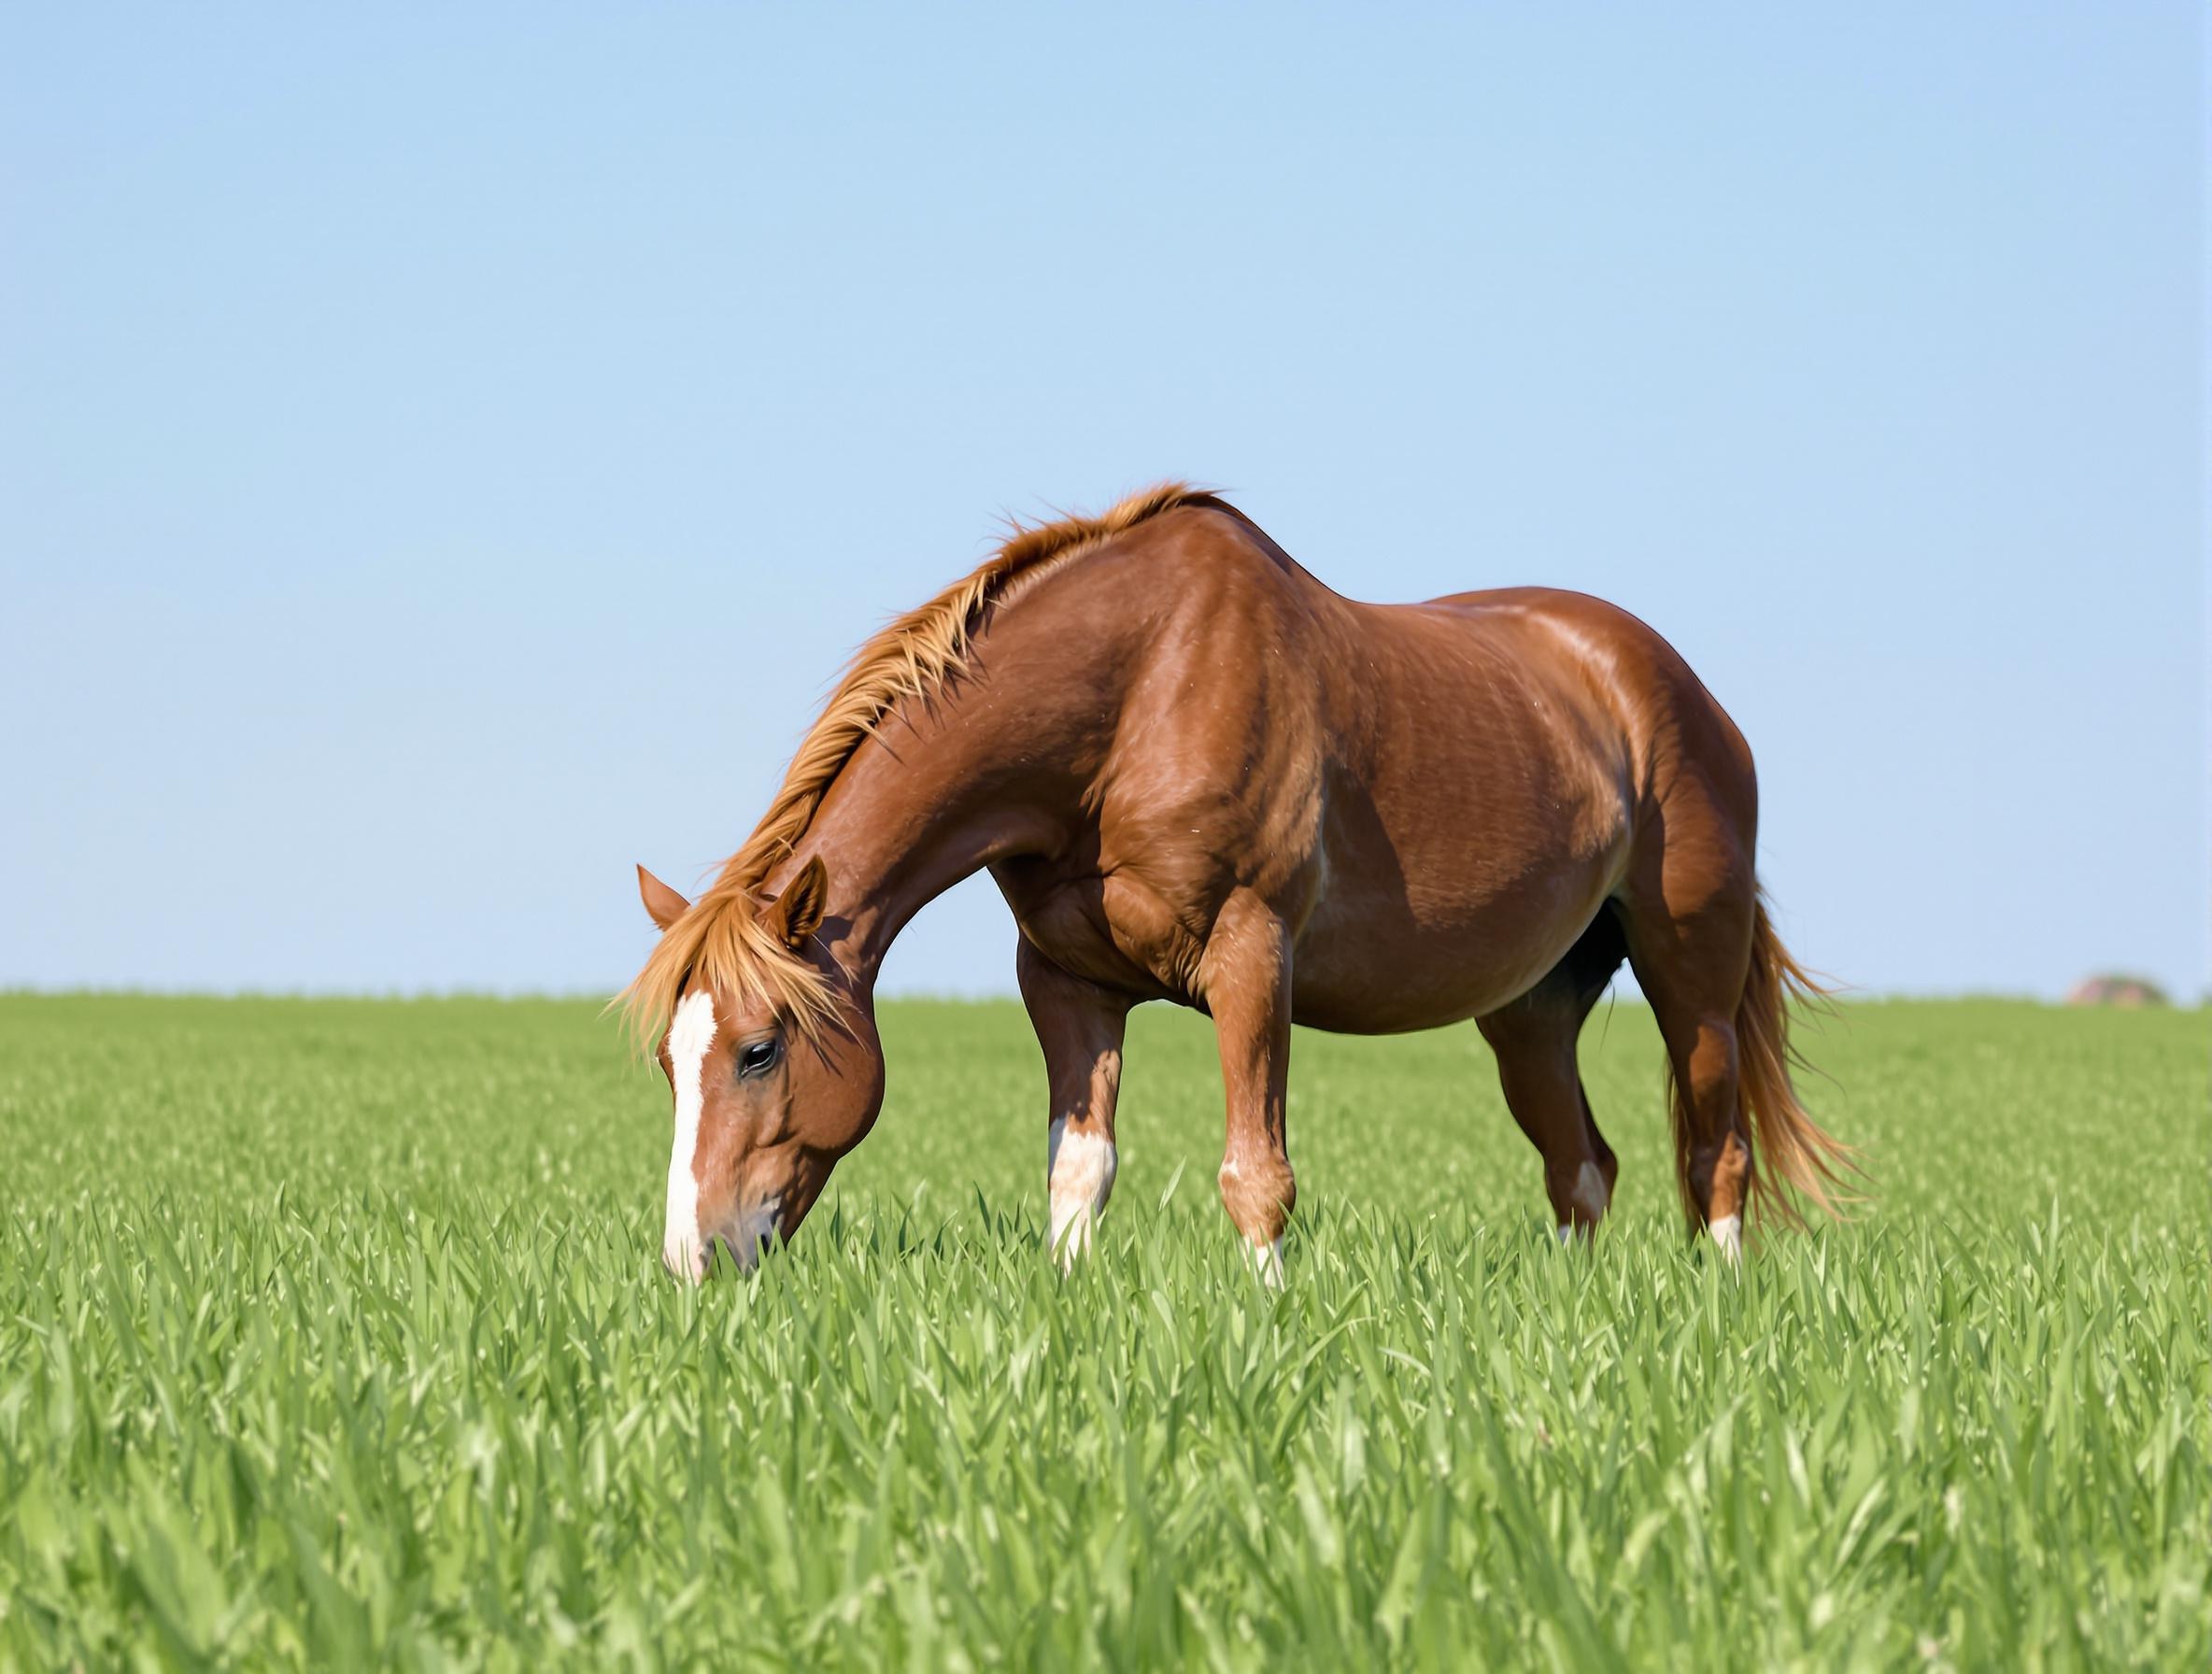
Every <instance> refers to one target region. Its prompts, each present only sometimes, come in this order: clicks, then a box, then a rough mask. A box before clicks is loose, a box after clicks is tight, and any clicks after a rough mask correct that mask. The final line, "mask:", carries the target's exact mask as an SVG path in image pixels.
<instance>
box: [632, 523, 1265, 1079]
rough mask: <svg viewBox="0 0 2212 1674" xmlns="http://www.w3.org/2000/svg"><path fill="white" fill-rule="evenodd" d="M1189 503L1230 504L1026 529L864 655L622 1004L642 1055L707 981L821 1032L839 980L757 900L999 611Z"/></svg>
mask: <svg viewBox="0 0 2212 1674" xmlns="http://www.w3.org/2000/svg"><path fill="white" fill-rule="evenodd" d="M1186 505H1204V506H1212V507H1216V508H1219V509H1223V510H1227V509H1229V508H1228V507H1227V505H1226V504H1225V503H1224V502H1222V501H1220V500H1218V499H1217V498H1215V496H1213V495H1212V494H1211V493H1208V492H1206V491H1205V490H1203V489H1194V488H1192V487H1190V486H1189V485H1188V484H1186V483H1182V482H1164V483H1161V484H1159V485H1158V486H1156V487H1155V488H1150V489H1144V490H1143V491H1142V492H1141V493H1136V494H1132V495H1130V496H1129V497H1128V498H1127V499H1126V500H1123V501H1122V502H1120V503H1119V504H1116V505H1114V506H1113V507H1112V508H1111V509H1110V510H1107V511H1105V512H1102V513H1100V514H1099V515H1098V516H1096V517H1085V516H1082V515H1080V514H1078V515H1071V516H1068V517H1063V518H1056V519H1054V520H1053V521H1051V522H1047V523H1035V524H1024V523H1021V522H1019V521H1018V520H1014V519H1011V518H1010V519H1009V522H1010V523H1011V525H1012V527H1011V530H1010V532H1009V533H1008V535H1007V537H1006V539H1005V540H1004V541H1003V542H1001V543H1000V546H999V549H998V550H997V551H996V552H994V553H993V554H992V555H991V556H990V557H989V558H987V559H985V560H984V561H983V562H982V563H981V564H979V565H977V566H976V567H975V569H974V570H972V571H971V572H970V573H969V574H968V575H963V576H962V577H961V578H960V579H959V580H957V581H956V582H954V583H953V584H952V585H951V586H950V587H948V588H946V589H944V590H943V592H941V593H939V594H938V595H937V596H936V597H935V598H933V599H931V600H930V601H929V603H926V604H922V605H919V606H917V607H916V608H915V609H913V610H910V611H908V612H907V613H906V614H905V615H904V616H901V617H896V618H894V619H893V620H892V621H890V622H889V623H887V624H886V625H885V627H884V628H883V629H882V630H881V631H879V632H877V633H876V634H875V635H874V636H873V637H872V638H871V639H870V640H869V641H868V643H867V644H865V645H862V646H861V647H860V649H859V650H858V652H857V653H856V654H855V655H854V657H853V660H852V661H851V662H850V663H849V664H847V665H846V667H845V671H844V674H843V676H842V677H841V678H840V679H839V680H838V683H837V688H836V690H835V691H833V692H832V693H831V694H830V701H829V702H828V703H827V704H826V705H825V706H824V707H823V710H822V713H821V715H820V716H818V717H817V718H816V719H815V724H814V725H813V726H812V727H810V728H808V729H807V732H806V736H805V737H804V738H803V739H801V741H800V745H799V749H798V753H797V754H795V755H794V756H793V757H792V758H791V764H790V766H789V767H787V768H786V769H785V770H784V782H783V785H782V787H780V788H779V789H778V790H777V791H776V793H775V796H774V798H773V800H772V801H771V802H769V804H768V812H767V813H765V814H763V815H762V816H760V823H759V825H757V826H755V827H754V828H753V834H752V835H751V836H750V837H748V838H746V839H745V841H744V846H743V847H742V848H740V849H739V850H738V851H737V852H736V853H735V854H733V855H731V856H730V858H728V859H727V860H725V861H724V862H723V863H722V870H721V872H720V874H719V875H718V876H717V877H716V879H715V881H714V883H713V884H712V885H711V886H710V887H708V888H707V889H705V890H704V891H703V892H702V894H701V895H700V897H699V899H698V900H697V901H693V902H692V903H691V905H690V907H689V908H688V909H687V910H686V911H685V913H684V914H683V915H681V916H680V917H678V918H677V919H676V921H675V922H674V924H672V925H670V926H669V927H668V929H667V930H666V931H664V932H663V933H662V935H661V938H660V940H659V943H657V944H656V945H655V946H654V949H653V951H652V954H651V955H650V956H649V957H648V958H646V960H645V968H644V969H643V970H641V971H640V972H638V973H637V975H636V976H635V977H634V978H633V979H631V983H630V986H628V987H626V988H624V989H623V990H622V992H621V993H620V994H619V995H617V997H616V1004H617V1005H618V1006H619V1007H621V1008H622V1010H623V1011H624V1012H626V1013H627V1014H628V1015H629V1019H630V1025H631V1029H632V1030H633V1031H634V1033H635V1035H636V1038H637V1041H638V1043H639V1045H640V1047H641V1048H642V1049H645V1050H648V1051H649V1050H650V1049H651V1048H652V1046H653V1043H654V1042H655V1041H656V1040H658V1038H659V1035H660V1032H661V1031H662V1029H665V1028H666V1027H667V1022H668V1018H669V1017H670V1016H671V1015H672V1014H674V1009H675V1003H676V1000H677V997H678V996H679V995H680V994H681V993H682V992H683V990H684V987H685V985H686V984H687V983H688V982H690V981H692V980H694V979H696V980H698V981H700V982H703V983H705V984H707V985H708V986H710V987H713V988H717V989H721V990H723V991H725V992H728V993H730V994H732V995H735V996H739V997H741V998H742V1000H743V1002H744V1003H746V1004H750V1003H753V1002H754V1001H757V1000H765V1001H767V1002H768V1004H769V1005H770V1006H772V1007H773V1009H774V1010H775V1011H776V1012H778V1013H779V1014H782V1015H784V1016H787V1017H788V1018H789V1019H791V1021H792V1022H794V1023H795V1024H796V1025H797V1026H798V1027H799V1029H801V1032H802V1033H804V1034H806V1035H808V1036H810V1037H811V1036H813V1035H815V1033H816V1032H817V1031H818V1030H819V1029H821V1027H822V1025H823V1024H824V1022H825V1021H826V1020H827V1019H828V1017H829V1015H830V1005H831V1001H830V982H829V978H828V977H827V976H826V975H824V973H823V972H821V971H820V970H819V969H818V968H817V967H816V966H815V965H814V964H813V963H811V962H809V961H807V960H805V959H801V958H799V957H798V956H797V955H796V954H794V953H793V952H792V951H791V950H790V949H789V948H788V947H787V946H786V945H785V944H784V943H783V942H782V941H780V940H779V939H778V938H777V936H776V935H775V933H774V932H773V930H771V929H768V928H767V927H766V926H764V925H763V924H761V922H760V916H759V912H758V911H757V908H758V907H759V901H758V899H757V898H756V896H755V893H754V892H755V891H756V890H758V889H759V887H760V886H761V885H762V884H763V883H764V882H765V881H766V880H767V878H768V875H769V873H770V872H773V871H774V870H775V868H776V867H777V866H778V865H780V864H782V862H783V861H785V860H786V859H787V858H790V857H791V856H792V855H793V854H794V853H796V852H797V850H798V846H799V843H800V840H801V838H803V837H804V836H805V835H806V832H807V829H808V827H809V826H811V825H812V824H813V823H814V817H815V813H816V812H817V811H818V810H819V809H820V807H821V805H822V799H823V798H824V797H825V796H827V795H828V794H829V791H830V786H832V785H833V784H835V783H836V782H837V775H838V774H839V773H842V772H844V765H845V763H846V762H847V761H849V760H851V759H852V756H853V752H854V751H855V750H857V749H858V748H859V747H860V744H861V742H862V741H863V740H864V739H867V738H869V737H871V736H872V735H873V734H874V732H875V731H876V729H877V727H878V726H879V725H880V724H881V722H882V721H883V718H884V716H886V715H887V714H889V713H890V710H891V707H892V705H894V704H895V703H897V702H899V701H900V699H901V698H915V699H920V698H925V697H927V696H928V695H929V693H931V692H933V691H935V690H937V689H938V688H941V687H942V686H943V684H944V682H945V681H946V680H947V679H949V678H950V677H951V676H952V675H954V674H957V673H958V672H959V671H960V670H961V669H962V668H964V667H965V666H966V654H967V650H968V645H969V642H970V640H971V638H972V637H973V635H974V633H975V631H976V630H977V629H978V628H979V627H981V626H982V625H983V623H984V621H985V618H986V617H987V616H988V614H989V613H990V612H991V611H992V610H993V609H994V607H998V606H1002V605H1005V604H1008V603H1012V602H1013V598H1014V594H1016V593H1017V592H1019V591H1022V590H1025V589H1026V587H1027V585H1028V583H1031V582H1033V581H1036V580H1039V579H1042V576H1043V575H1045V573H1046V572H1047V571H1049V570H1051V569H1054V568H1056V567H1057V566H1058V565H1060V564H1064V563H1066V562H1068V561H1070V560H1072V559H1074V558H1076V557H1078V556H1080V555H1081V554H1083V553H1085V552H1087V551H1089V550H1091V549H1092V548H1093V547H1096V546H1099V545H1101V544H1102V543H1104V542H1106V541H1109V540H1112V539H1113V537H1114V536H1116V535H1118V534H1122V533H1125V532H1127V531H1128V530H1131V529H1134V528H1135V527H1136V526H1137V525H1138V524H1140V523H1144V522H1148V521H1150V520H1151V519H1152V518H1157V517H1160V516H1162V515H1163V514H1165V513H1168V512H1171V511H1174V510H1176V509H1178V508H1179V507H1182V506H1186Z"/></svg>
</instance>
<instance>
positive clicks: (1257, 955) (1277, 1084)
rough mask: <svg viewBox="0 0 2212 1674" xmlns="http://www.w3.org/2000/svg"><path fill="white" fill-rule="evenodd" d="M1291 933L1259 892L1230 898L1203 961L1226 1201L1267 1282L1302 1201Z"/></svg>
mask: <svg viewBox="0 0 2212 1674" xmlns="http://www.w3.org/2000/svg"><path fill="white" fill-rule="evenodd" d="M1290 953H1291V950H1290V930H1289V927H1288V926H1286V925H1285V924H1284V923H1283V920H1282V918H1281V917H1280V916H1279V915H1276V914H1275V913H1274V912H1273V911H1272V910H1271V909H1270V908H1269V907H1268V906H1267V905H1266V904H1265V903H1264V902H1262V901H1260V900H1259V898H1258V897H1256V896H1254V895H1251V894H1248V893H1242V892H1240V893H1239V894H1237V895H1234V896H1232V897H1230V899H1229V901H1228V903H1227V905H1226V906H1224V907H1223V909H1222V911H1221V914H1220V915H1219V916H1218V917H1217V918H1216V919H1215V920H1214V925H1213V932H1212V935H1211V936H1209V937H1208V938H1207V942H1206V949H1205V952H1204V954H1203V955H1202V956H1201V958H1199V961H1198V975H1199V980H1200V983H1201V984H1202V986H1203V993H1204V998H1205V1000H1206V1007H1207V1010H1209V1011H1210V1012H1212V1014H1213V1029H1214V1033H1215V1034H1216V1036H1217V1037H1218V1038H1219V1042H1220V1046H1221V1078H1222V1085H1223V1090H1224V1091H1225V1092H1226V1093H1227V1100H1228V1143H1227V1149H1226V1151H1225V1154H1224V1156H1223V1157H1222V1163H1221V1201H1222V1204H1223V1206H1224V1207H1225V1208H1227V1211H1228V1212H1229V1219H1230V1220H1231V1221H1233V1222H1235V1223H1236V1227H1237V1230H1238V1231H1239V1232H1240V1233H1241V1234H1242V1235H1243V1239H1244V1242H1245V1246H1246V1248H1247V1250H1248V1251H1249V1253H1250V1256H1251V1258H1252V1262H1253V1266H1254V1267H1255V1269H1256V1270H1257V1271H1258V1273H1259V1276H1260V1278H1261V1280H1262V1282H1263V1283H1265V1284H1269V1285H1272V1286H1278V1287H1279V1286H1280V1285H1281V1284H1282V1283H1283V1227H1284V1226H1285V1225H1287V1224H1288V1222H1289V1220H1290V1211H1291V1206H1292V1205H1293V1204H1294V1203H1296V1202H1297V1180H1296V1179H1295V1178H1294V1177H1293V1175H1292V1173H1291V1169H1290V1147H1289V1138H1288V1134H1287V1131H1286V1128H1285V1124H1284V1105H1285V1095H1286V1092H1287V1089H1288V1086H1289V1083H1290Z"/></svg>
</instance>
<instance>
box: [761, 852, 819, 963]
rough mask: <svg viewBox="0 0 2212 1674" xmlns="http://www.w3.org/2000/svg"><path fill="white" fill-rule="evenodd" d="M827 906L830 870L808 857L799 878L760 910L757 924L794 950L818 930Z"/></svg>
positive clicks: (814, 857) (814, 858)
mask: <svg viewBox="0 0 2212 1674" xmlns="http://www.w3.org/2000/svg"><path fill="white" fill-rule="evenodd" d="M829 907H830V871H829V868H827V867H825V866H824V865H823V864H822V857H821V856H819V855H815V856H813V857H811V858H809V859H808V860H807V863H806V864H805V865H804V866H801V868H800V869H799V875H798V876H797V877H795V878H793V879H792V880H791V881H790V882H789V883H788V884H787V885H785V886H784V892H783V893H782V894H781V895H779V896H777V897H776V898H775V899H774V900H773V901H770V902H769V903H768V905H767V907H766V908H765V909H764V910H763V916H762V918H761V923H762V924H764V925H765V926H767V928H768V929H769V931H770V932H771V933H772V934H773V935H774V936H776V937H777V938H778V939H779V940H780V941H782V942H783V943H784V944H785V945H786V946H787V947H789V948H791V949H793V950H794V951H796V950H797V949H799V948H801V947H803V946H805V945H806V939H807V938H808V937H809V936H811V935H813V934H814V933H815V931H816V930H818V929H821V928H822V915H823V914H824V913H826V912H827V911H829Z"/></svg>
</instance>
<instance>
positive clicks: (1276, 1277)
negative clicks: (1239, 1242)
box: [1244, 1239, 1283, 1290]
mask: <svg viewBox="0 0 2212 1674" xmlns="http://www.w3.org/2000/svg"><path fill="white" fill-rule="evenodd" d="M1244 1251H1245V1254H1246V1255H1247V1256H1250V1257H1251V1258H1252V1270H1253V1271H1254V1272H1255V1273H1257V1274H1258V1275H1259V1282H1260V1283H1261V1284H1264V1285H1266V1286H1267V1287H1268V1288H1269V1290H1281V1289H1282V1288H1283V1241H1282V1240H1281V1239H1277V1240H1275V1241H1274V1242H1272V1243H1265V1244H1261V1243H1249V1242H1248V1243H1246V1244H1245V1246H1244Z"/></svg>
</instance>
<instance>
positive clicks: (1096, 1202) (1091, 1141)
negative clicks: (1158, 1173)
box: [1044, 1116, 1117, 1267]
mask: <svg viewBox="0 0 2212 1674" xmlns="http://www.w3.org/2000/svg"><path fill="white" fill-rule="evenodd" d="M1116 1162H1117V1158H1116V1156H1115V1155H1114V1150H1113V1141H1112V1140H1110V1139H1108V1138H1107V1137H1106V1136H1105V1135H1104V1134H1099V1133H1085V1132H1084V1131H1083V1130H1082V1129H1081V1128H1078V1129H1076V1131H1074V1132H1073V1133H1070V1132H1069V1131H1068V1118H1067V1117H1065V1116H1056V1117H1054V1118H1053V1124H1052V1131H1051V1134H1050V1136H1049V1137H1048V1139H1047V1141H1046V1145H1045V1163H1044V1167H1045V1173H1046V1175H1047V1177H1048V1178H1049V1180H1050V1182H1051V1185H1052V1229H1051V1233H1050V1235H1049V1239H1048V1242H1047V1247H1048V1248H1050V1249H1051V1251H1052V1252H1053V1254H1054V1255H1055V1256H1057V1257H1058V1259H1059V1263H1060V1265H1061V1266H1062V1267H1067V1266H1069V1265H1070V1264H1071V1263H1072V1262H1073V1261H1074V1260H1075V1258H1076V1257H1077V1256H1082V1255H1085V1253H1087V1252H1088V1251H1089V1249H1090V1247H1091V1230H1092V1228H1093V1227H1095V1226H1096V1225H1097V1224H1098V1219H1099V1215H1101V1214H1103V1213H1105V1212H1106V1199H1108V1198H1110V1197H1112V1196H1113V1172H1114V1169H1115V1166H1116Z"/></svg>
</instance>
